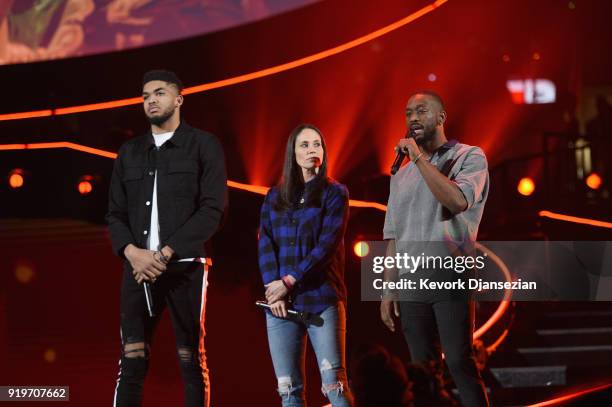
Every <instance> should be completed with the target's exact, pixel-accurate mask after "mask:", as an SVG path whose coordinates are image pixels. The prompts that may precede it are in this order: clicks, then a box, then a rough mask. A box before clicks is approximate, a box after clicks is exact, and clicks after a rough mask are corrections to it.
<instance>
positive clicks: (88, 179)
mask: <svg viewBox="0 0 612 407" xmlns="http://www.w3.org/2000/svg"><path fill="white" fill-rule="evenodd" d="M95 181H96V177H93V176H91V175H83V176H82V177H81V178H79V181H78V184H77V190H78V191H79V194H81V195H88V194H90V193H91V192H92V191H93V189H94V182H95Z"/></svg>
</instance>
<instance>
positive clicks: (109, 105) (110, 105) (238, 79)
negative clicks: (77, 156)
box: [0, 0, 448, 121]
mask: <svg viewBox="0 0 612 407" xmlns="http://www.w3.org/2000/svg"><path fill="white" fill-rule="evenodd" d="M447 1H448V0H436V1H434V2H433V3H431V4H430V5H428V6H425V7H423V8H422V9H420V10H418V11H416V12H414V13H412V14H410V15H408V16H406V17H404V18H402V19H401V20H398V21H396V22H394V23H392V24H389V25H387V26H385V27H383V28H380V29H378V30H376V31H374V32H371V33H369V34H366V35H364V36H362V37H359V38H356V39H354V40H352V41H349V42H347V43H344V44H342V45H338V46H336V47H333V48H330V49H327V50H325V51H321V52H318V53H316V54H313V55H309V56H306V57H304V58H300V59H297V60H295V61H291V62H287V63H284V64H280V65H276V66H273V67H270V68H266V69H261V70H259V71H255V72H251V73H248V74H244V75H238V76H234V77H233V78H228V79H223V80H220V81H215V82H210V83H204V84H202V85H196V86H191V87H188V88H185V89H184V90H183V94H184V95H189V94H192V93H200V92H205V91H207V90H211V89H217V88H222V87H225V86H230V85H235V84H238V83H242V82H247V81H251V80H254V79H258V78H262V77H264V76H270V75H274V74H277V73H279V72H284V71H288V70H290V69H294V68H297V67H300V66H303V65H307V64H310V63H313V62H316V61H320V60H322V59H324V58H327V57H330V56H333V55H337V54H339V53H341V52H344V51H347V50H349V49H351V48H355V47H357V46H359V45H362V44H365V43H366V42H369V41H372V40H375V39H376V38H379V37H382V36H383V35H385V34H388V33H390V32H392V31H395V30H397V29H399V28H401V27H403V26H405V25H407V24H410V23H411V22H413V21H415V20H417V19H419V18H421V17H423V16H424V15H426V14H429V13H431V12H432V11H434V10H435V9H436V8H438V7H440V6H441V5H443V4H444V3H446V2H447ZM139 103H142V98H141V97H134V98H128V99H118V100H113V101H109V102H101V103H91V104H87V105H78V106H70V107H63V108H58V109H54V110H38V111H32V112H21V113H7V114H0V121H6V120H18V119H29V118H34V117H43V116H52V115H65V114H72V113H80V112H90V111H94V110H103V109H114V108H118V107H123V106H131V105H137V104H139Z"/></svg>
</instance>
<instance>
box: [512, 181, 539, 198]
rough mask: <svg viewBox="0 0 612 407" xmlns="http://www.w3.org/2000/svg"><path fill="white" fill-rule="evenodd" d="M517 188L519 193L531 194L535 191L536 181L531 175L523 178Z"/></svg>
mask: <svg viewBox="0 0 612 407" xmlns="http://www.w3.org/2000/svg"><path fill="white" fill-rule="evenodd" d="M516 189H517V190H518V192H519V194H521V195H523V196H529V195H531V194H533V191H535V182H533V180H532V179H531V178H530V177H525V178H521V180H520V181H519V183H518V186H517V187H516Z"/></svg>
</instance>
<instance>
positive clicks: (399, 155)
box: [391, 130, 414, 175]
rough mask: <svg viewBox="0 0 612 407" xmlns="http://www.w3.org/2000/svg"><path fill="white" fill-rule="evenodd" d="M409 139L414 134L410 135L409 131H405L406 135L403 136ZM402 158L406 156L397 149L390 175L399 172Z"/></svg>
mask: <svg viewBox="0 0 612 407" xmlns="http://www.w3.org/2000/svg"><path fill="white" fill-rule="evenodd" d="M409 137H414V134H412V132H411V131H410V130H408V131H406V135H405V136H404V138H409ZM404 158H406V154H404V152H403V151H402V150H401V149H398V150H397V155H396V156H395V160H394V161H393V164H392V165H391V175H395V173H396V172H397V171H399V169H400V167H401V166H402V162H403V161H404Z"/></svg>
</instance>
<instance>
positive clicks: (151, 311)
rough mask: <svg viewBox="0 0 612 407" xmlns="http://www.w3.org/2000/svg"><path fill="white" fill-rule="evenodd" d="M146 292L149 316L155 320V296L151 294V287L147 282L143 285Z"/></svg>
mask: <svg viewBox="0 0 612 407" xmlns="http://www.w3.org/2000/svg"><path fill="white" fill-rule="evenodd" d="M142 286H143V288H144V292H145V300H146V301H147V311H148V312H149V316H150V317H151V318H153V317H154V316H155V311H154V309H153V295H152V294H151V286H150V285H149V283H147V282H146V281H145V282H143V283H142Z"/></svg>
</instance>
